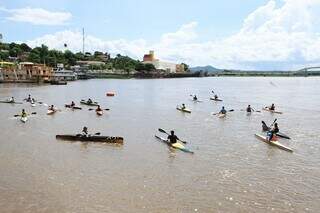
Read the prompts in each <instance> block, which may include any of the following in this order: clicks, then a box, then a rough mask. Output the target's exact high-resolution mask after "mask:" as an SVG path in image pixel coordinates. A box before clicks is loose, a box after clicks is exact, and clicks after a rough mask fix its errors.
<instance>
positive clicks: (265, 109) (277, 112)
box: [262, 108, 282, 114]
mask: <svg viewBox="0 0 320 213" xmlns="http://www.w3.org/2000/svg"><path fill="white" fill-rule="evenodd" d="M262 110H264V111H268V112H271V113H276V114H282V112H279V111H275V110H271V109H269V108H262Z"/></svg>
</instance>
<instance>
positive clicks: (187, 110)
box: [177, 106, 191, 113]
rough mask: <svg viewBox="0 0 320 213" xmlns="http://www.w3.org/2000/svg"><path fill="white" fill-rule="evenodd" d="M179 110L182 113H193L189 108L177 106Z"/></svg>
mask: <svg viewBox="0 0 320 213" xmlns="http://www.w3.org/2000/svg"><path fill="white" fill-rule="evenodd" d="M177 110H179V111H181V112H186V113H191V110H190V109H187V108H184V109H182V107H178V106H177Z"/></svg>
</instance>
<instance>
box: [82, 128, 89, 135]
mask: <svg viewBox="0 0 320 213" xmlns="http://www.w3.org/2000/svg"><path fill="white" fill-rule="evenodd" d="M82 136H86V137H87V136H88V127H86V126H85V127H83V129H82Z"/></svg>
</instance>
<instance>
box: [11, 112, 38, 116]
mask: <svg viewBox="0 0 320 213" xmlns="http://www.w3.org/2000/svg"><path fill="white" fill-rule="evenodd" d="M36 114H37V113H36V112H32V113H31V115H36ZM20 116H21V115H14V116H13V117H20Z"/></svg>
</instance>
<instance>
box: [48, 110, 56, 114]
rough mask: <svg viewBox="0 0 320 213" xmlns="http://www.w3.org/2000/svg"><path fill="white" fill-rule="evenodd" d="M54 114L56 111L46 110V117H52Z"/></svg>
mask: <svg viewBox="0 0 320 213" xmlns="http://www.w3.org/2000/svg"><path fill="white" fill-rule="evenodd" d="M54 113H56V110H50V109H48V111H47V115H53V114H54Z"/></svg>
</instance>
